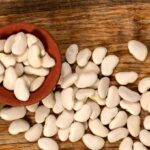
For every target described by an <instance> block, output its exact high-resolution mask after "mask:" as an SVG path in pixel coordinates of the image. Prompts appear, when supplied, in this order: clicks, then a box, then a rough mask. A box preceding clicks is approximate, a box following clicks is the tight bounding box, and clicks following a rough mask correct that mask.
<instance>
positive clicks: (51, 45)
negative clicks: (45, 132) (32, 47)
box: [0, 23, 61, 106]
mask: <svg viewBox="0 0 150 150" xmlns="http://www.w3.org/2000/svg"><path fill="white" fill-rule="evenodd" d="M20 31H22V32H24V33H32V34H34V35H35V36H37V37H38V38H39V39H40V40H41V41H42V42H43V44H44V46H45V50H46V51H47V52H48V53H49V54H50V56H52V57H53V58H54V59H55V61H56V65H55V66H54V67H53V68H52V69H50V72H49V74H48V76H46V79H45V81H44V83H43V85H42V86H41V87H40V88H39V89H38V90H36V91H35V92H32V93H31V95H30V98H29V100H28V101H26V102H22V101H19V100H18V99H16V97H15V96H14V94H13V92H12V91H9V90H7V89H5V88H4V87H3V86H2V85H0V103H3V104H8V105H11V106H27V105H31V104H34V103H37V102H39V101H41V100H42V99H43V98H44V97H46V96H47V95H48V94H49V93H50V92H51V91H52V90H53V88H54V87H55V85H56V83H57V82H58V79H59V76H60V71H61V55H60V51H59V48H58V46H57V44H56V42H55V41H54V39H53V38H52V36H51V35H50V34H49V33H48V32H47V31H45V30H44V29H41V28H40V27H37V26H36V25H34V24H27V23H14V24H10V25H7V26H4V27H2V28H0V39H6V38H7V37H8V36H9V35H11V34H14V33H17V32H20Z"/></svg>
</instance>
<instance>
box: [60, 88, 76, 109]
mask: <svg viewBox="0 0 150 150" xmlns="http://www.w3.org/2000/svg"><path fill="white" fill-rule="evenodd" d="M61 99H62V104H63V106H64V108H66V109H67V110H72V109H73V106H74V103H75V102H74V91H73V88H71V87H70V88H67V89H63V91H62V92H61Z"/></svg>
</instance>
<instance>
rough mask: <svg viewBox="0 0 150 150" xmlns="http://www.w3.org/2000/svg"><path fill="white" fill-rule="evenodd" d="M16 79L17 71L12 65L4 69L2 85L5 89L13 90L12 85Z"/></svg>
mask: <svg viewBox="0 0 150 150" xmlns="http://www.w3.org/2000/svg"><path fill="white" fill-rule="evenodd" d="M16 80H17V73H16V71H15V69H14V68H13V67H9V68H7V69H6V71H5V75H4V79H3V86H4V87H5V88H6V89H7V90H14V86H15V83H16Z"/></svg>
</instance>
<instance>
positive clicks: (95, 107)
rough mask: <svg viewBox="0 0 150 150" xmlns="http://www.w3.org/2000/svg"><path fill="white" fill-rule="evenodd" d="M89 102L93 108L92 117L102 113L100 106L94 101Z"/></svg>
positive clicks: (94, 117)
mask: <svg viewBox="0 0 150 150" xmlns="http://www.w3.org/2000/svg"><path fill="white" fill-rule="evenodd" d="M87 104H88V105H89V106H90V107H91V110H92V113H91V116H90V119H96V118H97V117H98V116H99V115H100V112H101V109H100V106H99V105H98V104H97V103H95V102H93V101H88V102H87Z"/></svg>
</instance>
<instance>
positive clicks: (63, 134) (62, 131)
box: [58, 128, 70, 142]
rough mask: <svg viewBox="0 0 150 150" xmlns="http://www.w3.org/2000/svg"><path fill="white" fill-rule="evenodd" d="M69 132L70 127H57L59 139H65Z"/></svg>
mask: <svg viewBox="0 0 150 150" xmlns="http://www.w3.org/2000/svg"><path fill="white" fill-rule="evenodd" d="M69 132H70V128H66V129H59V130H58V138H59V140H60V141H63V142H65V141H67V139H68V137H69Z"/></svg>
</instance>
